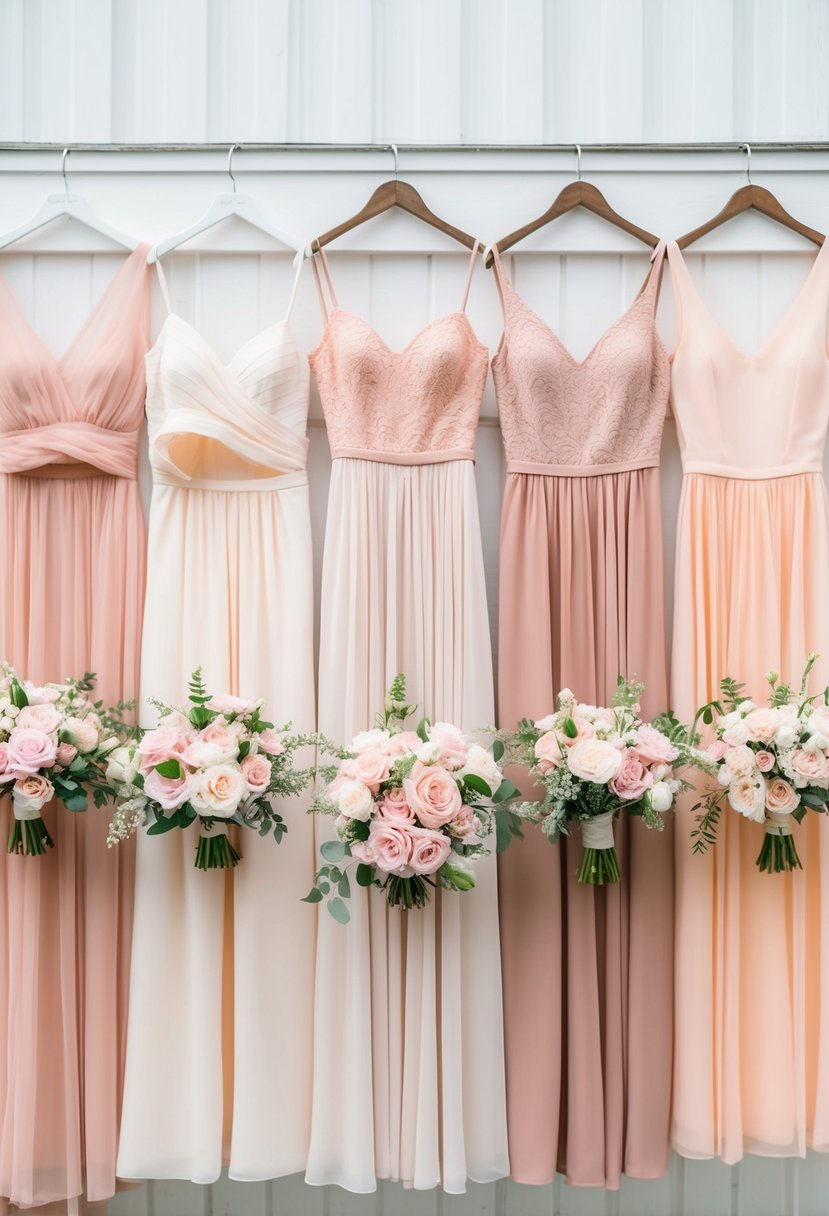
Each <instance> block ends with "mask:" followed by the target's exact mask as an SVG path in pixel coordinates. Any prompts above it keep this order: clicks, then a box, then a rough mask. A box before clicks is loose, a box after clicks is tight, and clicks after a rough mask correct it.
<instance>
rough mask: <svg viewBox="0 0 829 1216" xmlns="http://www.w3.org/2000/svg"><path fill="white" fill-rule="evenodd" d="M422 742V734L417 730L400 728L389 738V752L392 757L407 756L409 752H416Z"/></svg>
mask: <svg viewBox="0 0 829 1216" xmlns="http://www.w3.org/2000/svg"><path fill="white" fill-rule="evenodd" d="M420 743H421V739H420V735H419V734H417V732H416V731H413V730H400V731H398V732H397V734H396V735H392V737H391V739H390V740H389V745H388V752H389V755H390V756H392V757H397V756H405V755H406V753H407V752H416V751H417V749H418V748H419V747H420Z"/></svg>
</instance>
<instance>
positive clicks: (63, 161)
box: [60, 148, 69, 194]
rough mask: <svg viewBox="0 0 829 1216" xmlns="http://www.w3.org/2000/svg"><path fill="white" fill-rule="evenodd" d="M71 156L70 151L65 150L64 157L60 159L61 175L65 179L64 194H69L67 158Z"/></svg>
mask: <svg viewBox="0 0 829 1216" xmlns="http://www.w3.org/2000/svg"><path fill="white" fill-rule="evenodd" d="M68 155H69V149H68V148H64V149H63V156H62V157H61V158H60V175H61V177H62V178H63V189H64V193H65V194H68V193H69V178H68V177H67V176H66V158H67V156H68Z"/></svg>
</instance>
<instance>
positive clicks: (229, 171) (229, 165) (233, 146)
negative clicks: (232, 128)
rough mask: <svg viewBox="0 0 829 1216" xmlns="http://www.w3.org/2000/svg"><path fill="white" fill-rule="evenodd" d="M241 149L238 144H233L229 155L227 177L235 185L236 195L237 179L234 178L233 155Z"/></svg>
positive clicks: (234, 191)
mask: <svg viewBox="0 0 829 1216" xmlns="http://www.w3.org/2000/svg"><path fill="white" fill-rule="evenodd" d="M238 147H239V145H238V144H231V145H230V148H229V149H228V153H227V175H228V177H229V178H230V180H231V182H232V183H233V193H234V194H235V193H236V178H235V177H234V176H233V153H234V152H235V151H236V149H237V148H238Z"/></svg>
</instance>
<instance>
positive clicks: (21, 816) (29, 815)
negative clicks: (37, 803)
mask: <svg viewBox="0 0 829 1216" xmlns="http://www.w3.org/2000/svg"><path fill="white" fill-rule="evenodd" d="M12 810H13V818H12V826H11V831H10V832H9V842H8V845H7V847H6V851H7V852H8V853H18V854H20V856H25V857H41V856H42V855H43V854H44V853H45V852H46V850H47V849H53V848H54V847H55V842H54V840H53V839H52V837H51V836H50V835H49V830H48V828H47V827H46V824H45V823H44V822H43V818H42V816H41V814H40V811H39V810H36V809H34V808H33V807H30V806H27V805H26V804H25V802H24V803H21V802H19V801H18V800H17V798H16V797H15V796H14V794H13V795H12Z"/></svg>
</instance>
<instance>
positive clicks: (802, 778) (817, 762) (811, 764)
mask: <svg viewBox="0 0 829 1216" xmlns="http://www.w3.org/2000/svg"><path fill="white" fill-rule="evenodd" d="M9 742H11V740H9ZM788 766H789V769H790V770H791V776H792V778H793V780H794V783H795V785H797V786H801V787H802V786H804V785H817V786H820V787H821V788H822V789H829V755H827V753H826V752H823V751H820V752H807V751H804V750H803V748H802V747H799V748H797V749H796V751H794V752H792V754H791V756H790V757H789V760H788Z"/></svg>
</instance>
